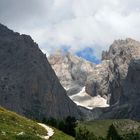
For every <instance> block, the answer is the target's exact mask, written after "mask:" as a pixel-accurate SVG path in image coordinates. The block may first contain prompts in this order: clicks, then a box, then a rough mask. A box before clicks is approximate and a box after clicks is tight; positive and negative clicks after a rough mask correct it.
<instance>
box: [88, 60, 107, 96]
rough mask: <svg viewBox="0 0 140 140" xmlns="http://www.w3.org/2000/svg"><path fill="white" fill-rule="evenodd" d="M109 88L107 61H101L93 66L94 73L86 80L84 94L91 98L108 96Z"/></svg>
mask: <svg viewBox="0 0 140 140" xmlns="http://www.w3.org/2000/svg"><path fill="white" fill-rule="evenodd" d="M108 86H109V61H107V60H105V61H102V63H101V64H98V65H96V66H95V68H94V71H93V72H92V74H91V75H90V76H88V78H87V82H86V92H87V93H88V94H89V95H91V96H97V95H100V96H102V97H104V98H107V96H108Z"/></svg>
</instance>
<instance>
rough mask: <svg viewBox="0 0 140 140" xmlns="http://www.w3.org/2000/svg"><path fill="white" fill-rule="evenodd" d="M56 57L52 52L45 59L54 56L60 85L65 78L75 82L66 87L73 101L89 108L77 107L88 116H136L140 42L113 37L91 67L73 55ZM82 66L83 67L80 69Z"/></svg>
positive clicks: (64, 81) (134, 117)
mask: <svg viewBox="0 0 140 140" xmlns="http://www.w3.org/2000/svg"><path fill="white" fill-rule="evenodd" d="M69 55H70V54H69ZM60 57H61V59H59V58H60ZM59 58H58V56H57V55H52V56H51V59H49V61H50V62H51V61H52V60H57V61H55V63H51V65H52V67H53V69H54V70H55V72H56V74H57V75H58V77H59V79H60V81H61V83H62V85H63V86H64V87H66V86H65V84H66V83H67V82H68V81H69V80H70V82H68V85H76V86H75V87H76V88H71V87H72V86H70V87H66V88H68V89H69V90H68V91H67V92H68V95H69V96H70V98H71V99H72V100H73V101H74V102H75V103H77V105H79V106H82V107H86V108H87V109H91V110H90V111H89V110H87V109H86V108H81V107H80V108H81V110H82V111H84V112H85V113H84V114H87V117H88V118H92V119H95V118H96V119H104V118H132V119H140V113H139V111H138V110H139V107H140V99H139V97H140V87H139V83H140V42H138V41H135V40H133V39H130V38H127V39H126V40H116V41H114V42H113V44H112V45H111V46H110V48H109V51H103V53H102V62H101V63H100V64H97V65H95V64H94V65H93V64H92V67H91V66H89V65H88V67H87V64H88V63H89V62H87V61H85V60H83V59H82V60H81V58H79V57H76V56H73V55H71V58H73V59H68V58H67V55H66V56H63V55H60V54H59ZM60 60H61V61H60ZM79 63H80V65H79ZM79 66H80V67H79ZM83 68H87V69H86V70H85V71H84V72H83V71H82V72H81V70H82V69H83ZM73 69H74V70H73ZM67 75H68V77H67ZM71 75H72V76H71ZM85 75H86V76H85ZM75 76H77V77H76V78H77V79H79V80H80V82H79V81H78V82H77V80H75V79H76V78H75ZM84 76H85V78H83V77H84ZM73 77H74V78H73ZM72 78H73V79H72ZM71 79H72V80H71ZM77 83H78V84H77ZM79 83H80V84H79ZM81 83H82V84H81ZM73 87H74V86H73ZM79 87H82V89H81V88H79ZM69 91H70V94H69ZM98 97H99V98H98ZM98 99H99V100H98ZM107 106H108V107H107ZM102 107H104V108H102Z"/></svg>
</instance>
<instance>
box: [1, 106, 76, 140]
mask: <svg viewBox="0 0 140 140" xmlns="http://www.w3.org/2000/svg"><path fill="white" fill-rule="evenodd" d="M54 130H55V134H54V135H53V136H52V138H50V140H62V139H63V140H74V138H72V137H70V136H68V135H66V134H65V133H63V132H61V131H59V130H57V129H54ZM20 133H23V134H22V135H20ZM38 135H41V136H46V135H47V132H46V130H45V129H44V128H42V127H41V126H39V125H38V124H37V122H35V121H32V120H29V119H27V118H25V117H22V116H20V115H18V114H16V113H14V112H11V111H8V110H6V109H4V108H1V107H0V140H42V139H41V138H40V137H39V136H38Z"/></svg>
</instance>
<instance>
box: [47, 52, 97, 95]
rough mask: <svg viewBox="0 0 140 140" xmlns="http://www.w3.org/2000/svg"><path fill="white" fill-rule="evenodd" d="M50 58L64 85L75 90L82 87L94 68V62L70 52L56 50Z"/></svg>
mask: <svg viewBox="0 0 140 140" xmlns="http://www.w3.org/2000/svg"><path fill="white" fill-rule="evenodd" d="M48 60H49V62H50V64H51V65H52V67H53V69H54V70H55V72H56V75H57V76H58V78H59V80H60V82H61V84H62V85H63V87H65V88H66V89H67V90H69V91H71V90H73V92H74V89H76V88H77V89H81V88H82V87H83V86H84V85H85V82H86V80H87V77H88V75H90V74H91V73H92V72H93V69H94V64H92V63H90V62H88V61H86V60H84V59H82V58H80V57H77V56H75V55H72V54H70V53H65V54H63V53H61V52H56V53H54V54H52V55H50V57H49V58H48ZM75 93H77V91H75Z"/></svg>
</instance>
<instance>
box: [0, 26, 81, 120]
mask: <svg viewBox="0 0 140 140" xmlns="http://www.w3.org/2000/svg"><path fill="white" fill-rule="evenodd" d="M0 62H1V63H0V105H1V106H3V107H5V108H8V109H10V110H12V111H15V112H17V113H19V114H21V115H24V116H26V117H29V118H34V119H40V120H41V119H42V118H44V117H54V118H63V117H66V116H75V117H79V110H78V108H77V106H76V104H75V103H73V102H72V101H71V100H70V99H69V97H68V96H67V94H66V91H65V90H64V88H63V87H62V86H61V84H60V82H59V80H58V78H57V76H56V75H55V73H54V71H53V69H52V68H51V66H50V64H49V62H48V60H47V58H46V55H45V54H43V53H42V52H41V50H40V49H39V47H38V45H37V44H36V43H35V42H34V41H33V40H32V39H31V37H30V36H27V35H20V34H19V33H15V32H13V31H12V30H9V29H8V28H7V27H5V26H3V25H1V24H0Z"/></svg>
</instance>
